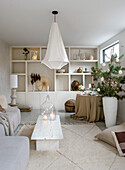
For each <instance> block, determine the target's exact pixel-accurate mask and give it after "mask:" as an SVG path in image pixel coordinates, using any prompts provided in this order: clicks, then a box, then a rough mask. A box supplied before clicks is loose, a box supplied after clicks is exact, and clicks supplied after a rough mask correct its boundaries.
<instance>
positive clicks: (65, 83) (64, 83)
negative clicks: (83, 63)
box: [56, 75, 69, 91]
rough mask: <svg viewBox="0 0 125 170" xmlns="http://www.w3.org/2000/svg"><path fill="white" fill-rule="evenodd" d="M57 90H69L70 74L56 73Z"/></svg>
mask: <svg viewBox="0 0 125 170" xmlns="http://www.w3.org/2000/svg"><path fill="white" fill-rule="evenodd" d="M56 91H69V76H68V75H61V76H60V75H56Z"/></svg>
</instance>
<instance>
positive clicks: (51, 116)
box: [50, 112, 55, 120]
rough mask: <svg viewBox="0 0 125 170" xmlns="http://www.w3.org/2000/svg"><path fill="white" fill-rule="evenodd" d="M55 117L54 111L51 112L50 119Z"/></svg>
mask: <svg viewBox="0 0 125 170" xmlns="http://www.w3.org/2000/svg"><path fill="white" fill-rule="evenodd" d="M54 119H55V114H54V113H53V112H52V113H51V114H50V120H54Z"/></svg>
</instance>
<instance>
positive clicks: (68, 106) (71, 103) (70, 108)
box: [65, 99, 75, 112]
mask: <svg viewBox="0 0 125 170" xmlns="http://www.w3.org/2000/svg"><path fill="white" fill-rule="evenodd" d="M65 111H66V112H75V100H74V99H70V100H67V101H66V102H65Z"/></svg>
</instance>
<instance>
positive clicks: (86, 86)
mask: <svg viewBox="0 0 125 170" xmlns="http://www.w3.org/2000/svg"><path fill="white" fill-rule="evenodd" d="M91 83H92V77H91V75H86V76H85V88H89V84H91Z"/></svg>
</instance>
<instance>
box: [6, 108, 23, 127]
mask: <svg viewBox="0 0 125 170" xmlns="http://www.w3.org/2000/svg"><path fill="white" fill-rule="evenodd" d="M6 114H7V115H8V116H9V118H10V119H11V121H12V122H13V127H14V130H15V129H16V128H17V126H18V125H19V124H20V122H21V115H20V110H19V109H18V108H17V107H8V108H7V109H6Z"/></svg>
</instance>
